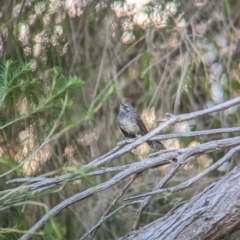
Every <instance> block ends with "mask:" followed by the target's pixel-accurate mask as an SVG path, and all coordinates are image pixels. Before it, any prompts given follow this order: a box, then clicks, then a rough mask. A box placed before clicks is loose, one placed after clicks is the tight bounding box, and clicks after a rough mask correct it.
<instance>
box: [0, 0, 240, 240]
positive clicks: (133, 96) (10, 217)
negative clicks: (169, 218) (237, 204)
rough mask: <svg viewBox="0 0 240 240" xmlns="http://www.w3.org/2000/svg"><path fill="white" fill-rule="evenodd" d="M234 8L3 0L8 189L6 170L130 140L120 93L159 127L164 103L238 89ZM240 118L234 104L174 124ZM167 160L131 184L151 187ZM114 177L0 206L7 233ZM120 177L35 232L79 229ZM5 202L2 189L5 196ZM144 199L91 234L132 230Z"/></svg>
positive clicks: (66, 164) (230, 4)
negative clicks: (121, 119)
mask: <svg viewBox="0 0 240 240" xmlns="http://www.w3.org/2000/svg"><path fill="white" fill-rule="evenodd" d="M239 9H240V1H233V0H222V1H202V0H193V1H185V0H176V1H169V0H160V1H159V0H157V1H154V0H153V1H151V0H142V1H140V0H136V1H134V0H126V1H109V0H105V1H104V0H103V1H101V0H98V1H93V0H88V1H85V0H65V1H64V0H49V1H47V0H42V1H38V0H22V1H17V0H13V1H1V2H0V18H1V21H0V57H1V66H0V107H1V111H0V127H1V133H0V162H1V179H0V187H1V191H4V190H6V189H9V188H11V187H14V184H11V185H9V184H8V185H7V184H6V181H7V180H10V179H13V178H16V177H23V176H24V177H27V176H39V175H43V176H55V175H60V174H63V173H66V172H71V171H75V170H76V169H77V168H78V167H79V166H81V165H82V164H85V163H88V162H90V161H91V160H92V159H94V158H95V157H98V156H100V155H102V154H104V153H106V152H107V151H109V150H110V149H111V148H113V147H114V146H115V145H116V143H117V142H118V141H120V140H122V139H123V135H122V134H121V132H120V131H119V130H118V128H117V125H116V117H117V114H118V105H119V101H120V100H121V99H123V98H128V99H129V101H130V102H131V103H132V104H133V106H135V107H136V109H137V111H138V112H139V113H141V116H142V117H143V119H144V121H145V122H146V124H147V126H148V128H149V129H152V128H154V127H156V125H155V124H154V120H155V119H162V118H165V116H164V114H165V113H166V112H170V113H174V114H179V113H187V112H191V111H196V110H200V109H204V108H206V107H208V106H213V105H216V104H218V103H221V102H224V101H225V100H228V99H231V98H234V97H236V96H238V95H239V92H240V62H239V56H240V44H239V38H240V12H239ZM238 122H239V108H237V107H232V108H230V109H227V110H225V111H223V112H220V113H216V114H212V115H209V116H204V117H202V118H198V119H196V120H195V121H189V122H184V123H181V124H177V125H176V126H174V127H173V128H172V129H168V130H167V132H181V131H184V132H185V131H192V130H201V129H211V128H220V127H229V126H237V125H238ZM232 135H234V134H231V135H229V134H219V135H217V136H216V135H214V136H213V137H212V136H211V137H209V136H208V137H207V138H206V137H201V138H199V137H198V138H188V139H184V140H181V141H180V140H168V141H166V142H165V145H166V146H167V148H179V147H186V146H192V145H196V144H198V143H201V142H206V141H208V140H212V139H219V138H225V137H229V136H232ZM147 151H148V148H147V147H146V146H145V145H143V146H141V147H139V148H138V149H137V150H135V151H133V152H132V153H129V154H127V155H125V156H123V157H121V159H119V160H118V161H117V162H115V163H113V164H111V165H121V164H124V163H131V162H135V161H140V160H141V159H142V158H143V157H142V156H143V155H144V154H146V153H147ZM223 154H224V152H223V151H219V152H218V153H217V154H208V155H204V156H201V157H198V158H196V160H195V161H192V162H190V163H189V164H188V165H187V166H185V168H184V169H183V170H182V171H181V172H179V173H178V174H177V175H176V176H175V177H174V178H173V179H172V180H171V182H170V183H169V185H175V184H178V183H180V182H183V181H185V180H187V179H189V178H191V177H193V176H194V175H196V174H197V173H198V172H200V171H202V170H203V169H205V168H206V167H207V166H209V165H210V164H212V162H214V161H216V160H218V159H219V158H220V157H221V156H223ZM235 164H236V161H232V162H231V164H230V165H226V166H225V167H224V168H223V169H221V171H218V172H216V173H214V174H212V175H211V176H208V177H207V178H205V179H203V180H202V181H201V182H199V183H197V184H196V185H195V186H194V187H193V188H189V189H187V190H185V191H184V192H182V193H181V194H180V193H176V194H168V193H167V194H162V195H159V196H157V197H155V199H154V201H153V202H152V204H151V205H149V206H148V208H147V209H146V210H145V212H144V215H143V218H142V225H143V224H146V223H149V222H151V221H153V220H154V219H157V218H159V217H161V216H162V215H163V214H165V213H166V212H168V211H169V210H170V209H171V208H172V207H173V206H174V205H175V204H177V203H179V202H181V201H184V200H186V199H189V198H191V196H193V195H195V194H196V193H198V192H199V191H201V190H202V189H203V188H204V187H205V186H206V185H208V184H209V183H210V182H212V181H214V180H216V179H217V178H218V177H219V176H221V175H222V174H225V172H226V171H228V170H229V169H231V168H232V167H233V166H234V165H235ZM167 169H168V167H166V168H161V169H154V170H149V172H145V173H143V174H142V175H141V177H140V178H138V179H137V181H136V182H135V183H134V184H133V185H132V187H131V188H130V189H129V191H128V193H129V194H131V195H134V194H137V193H141V192H143V191H147V190H148V191H149V190H151V189H152V188H153V186H154V183H155V182H156V181H157V180H158V179H159V178H160V177H161V176H162V175H163V174H164V172H165V171H166V170H167ZM109 177H110V175H106V176H100V177H95V178H91V179H85V180H84V181H75V182H71V183H68V184H66V185H65V186H62V188H56V191H55V192H51V193H49V192H48V193H45V194H43V195H42V196H39V197H36V198H35V199H34V200H33V201H32V202H28V203H27V202H26V203H24V202H23V203H22V206H16V205H14V204H12V205H11V206H8V207H6V208H4V207H3V208H1V214H0V227H1V229H0V239H18V238H19V237H20V236H21V234H22V233H23V232H24V231H25V230H27V229H29V228H30V227H31V226H32V225H34V223H35V222H36V221H37V220H39V219H40V217H41V216H43V215H44V214H45V213H46V212H47V211H48V210H49V209H51V208H53V207H54V206H55V205H57V204H58V203H60V202H61V201H62V200H64V199H66V198H67V197H70V196H72V195H74V194H75V193H77V192H80V191H81V190H84V189H86V188H87V187H90V186H94V185H96V184H98V183H101V182H103V181H104V180H106V179H108V178H109ZM124 184H125V183H121V184H119V185H116V186H114V187H112V188H111V189H109V190H108V191H105V192H101V193H98V194H97V195H94V196H91V197H90V198H88V199H86V200H84V201H81V202H80V203H76V204H74V205H72V206H71V207H69V208H67V209H65V210H63V211H62V212H61V213H60V214H58V215H57V216H55V217H54V218H53V219H52V220H51V221H50V223H49V224H47V225H46V226H45V228H44V229H43V230H42V231H41V233H40V235H34V236H33V237H32V239H59V240H60V239H79V238H80V237H81V236H82V235H83V234H84V233H85V232H86V231H87V230H89V229H90V228H91V227H92V226H94V224H95V223H96V222H97V221H98V220H99V218H100V217H101V215H102V214H103V212H104V211H105V209H106V208H107V207H108V206H109V204H110V203H111V201H112V200H113V199H114V197H115V196H116V195H117V193H118V192H119V191H120V190H121V188H122V187H123V186H124ZM3 200H4V201H6V196H4V195H0V202H2V201H3ZM117 205H118V204H117ZM116 207H117V206H116ZM137 207H138V206H135V207H133V206H132V207H129V208H128V209H125V210H123V211H122V212H120V213H118V214H117V215H115V216H114V217H112V218H111V219H110V220H109V221H107V222H106V223H104V224H103V226H102V227H101V228H100V229H99V231H98V233H97V235H96V239H117V238H119V237H120V236H123V235H125V234H127V233H128V232H129V231H130V230H131V227H132V224H133V221H134V217H135V213H136V210H137ZM6 228H8V229H6ZM43 234H44V235H43Z"/></svg>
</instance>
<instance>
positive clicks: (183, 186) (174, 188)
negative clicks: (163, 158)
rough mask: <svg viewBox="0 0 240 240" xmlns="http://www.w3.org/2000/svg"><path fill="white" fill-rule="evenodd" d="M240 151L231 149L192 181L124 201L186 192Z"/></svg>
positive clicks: (239, 149)
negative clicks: (185, 190) (167, 193)
mask: <svg viewBox="0 0 240 240" xmlns="http://www.w3.org/2000/svg"><path fill="white" fill-rule="evenodd" d="M239 151H240V146H237V147H235V148H233V149H231V150H230V151H229V152H228V153H227V154H226V155H225V156H224V157H222V158H221V159H220V160H218V161H217V162H215V163H214V164H213V165H211V166H210V167H209V168H207V169H206V170H204V171H203V172H201V173H199V174H198V175H196V176H195V177H193V178H191V179H190V180H188V181H186V182H183V183H181V184H179V185H177V186H175V187H170V188H165V189H160V190H156V191H152V192H148V193H144V194H141V195H138V196H134V197H128V198H125V199H123V201H129V200H135V199H137V198H142V197H149V196H155V195H157V194H160V193H165V192H171V193H173V192H177V191H180V190H184V189H186V188H188V187H190V186H192V185H193V184H194V183H196V182H197V181H199V180H200V179H201V178H203V177H204V176H206V175H207V174H209V173H211V172H212V171H214V170H216V169H218V168H219V167H221V166H222V165H223V163H225V162H226V161H228V160H229V159H231V158H232V157H233V156H234V155H235V154H236V153H237V152H239Z"/></svg>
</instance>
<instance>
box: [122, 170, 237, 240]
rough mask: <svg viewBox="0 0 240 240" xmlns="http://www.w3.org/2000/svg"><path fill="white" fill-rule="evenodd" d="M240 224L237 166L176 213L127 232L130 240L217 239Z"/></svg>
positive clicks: (124, 238)
mask: <svg viewBox="0 0 240 240" xmlns="http://www.w3.org/2000/svg"><path fill="white" fill-rule="evenodd" d="M239 225H240V166H237V167H235V168H234V169H233V170H232V171H231V172H230V173H228V174H227V175H226V176H224V177H222V178H221V179H220V180H219V181H217V182H215V183H213V184H211V185H210V186H208V187H207V188H206V189H205V190H204V191H203V192H201V193H199V194H198V195H196V196H195V197H193V198H192V199H191V200H190V201H188V202H187V203H186V204H184V205H183V206H182V207H180V208H178V209H177V210H176V211H175V212H171V213H168V214H166V215H165V216H164V217H162V218H159V219H157V220H156V221H154V222H152V223H150V224H148V225H146V226H144V227H142V228H140V229H138V230H137V231H132V232H130V233H129V234H128V235H127V236H125V237H122V238H121V239H122V240H126V239H127V240H130V239H134V240H135V239H138V240H139V239H146V240H149V239H151V240H154V239H158V240H159V239H167V240H171V239H172V240H175V239H178V240H181V239H182V240H186V239H188V240H189V239H194V240H195V239H201V240H203V239H205V240H213V239H219V238H221V237H223V236H224V235H226V234H228V233H230V232H232V231H233V230H234V229H235V228H237V227H238V226H239Z"/></svg>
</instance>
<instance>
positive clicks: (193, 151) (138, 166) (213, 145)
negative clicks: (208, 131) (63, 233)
mask: <svg viewBox="0 0 240 240" xmlns="http://www.w3.org/2000/svg"><path fill="white" fill-rule="evenodd" d="M239 144H240V137H234V138H229V139H222V140H216V141H211V142H208V143H204V144H201V145H197V146H194V147H189V148H186V149H181V150H178V151H175V152H171V153H168V154H166V155H164V156H161V157H154V158H150V159H148V160H147V161H142V162H137V163H134V164H132V167H131V168H129V169H126V170H124V171H122V172H120V173H118V174H116V175H115V176H114V177H112V178H111V179H109V180H108V181H106V182H104V183H102V184H99V185H98V186H95V187H92V188H89V189H87V190H85V191H83V192H80V193H78V194H75V195H73V196H71V197H70V198H68V199H65V200H64V201H62V202H61V203H60V204H58V205H57V206H55V207H54V208H52V209H51V210H50V211H49V212H48V213H47V214H45V215H44V216H43V217H42V218H41V219H40V220H39V221H38V222H37V223H36V224H35V225H34V226H33V227H32V228H31V229H30V230H29V232H28V233H27V234H25V235H23V236H22V237H21V238H20V240H25V239H29V237H30V235H31V233H33V232H35V231H37V230H38V229H39V228H41V227H42V226H43V225H44V223H45V222H46V221H48V220H49V218H50V217H52V216H54V215H56V214H57V213H58V212H59V211H61V210H63V209H64V208H66V207H68V206H69V205H72V204H73V203H75V202H78V201H80V200H82V199H85V198H87V197H89V196H91V195H93V194H94V193H97V192H100V191H103V190H105V189H108V188H110V187H111V186H113V185H115V184H116V183H118V182H120V181H121V180H123V179H125V178H127V177H129V176H131V175H133V174H136V173H140V172H142V171H145V170H147V169H149V168H153V167H156V166H159V165H161V164H163V163H166V162H169V160H171V159H174V158H175V159H178V158H179V157H180V158H181V160H182V161H183V157H182V155H184V157H185V158H186V159H187V158H189V157H191V156H195V155H197V154H199V153H205V152H211V151H215V150H217V149H222V148H228V147H234V146H237V145H239Z"/></svg>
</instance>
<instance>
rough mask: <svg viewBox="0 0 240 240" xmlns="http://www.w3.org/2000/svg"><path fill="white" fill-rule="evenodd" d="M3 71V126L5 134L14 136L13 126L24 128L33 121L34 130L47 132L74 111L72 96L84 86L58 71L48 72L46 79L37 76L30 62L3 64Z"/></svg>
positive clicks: (0, 104) (0, 95)
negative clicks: (70, 97)
mask: <svg viewBox="0 0 240 240" xmlns="http://www.w3.org/2000/svg"><path fill="white" fill-rule="evenodd" d="M0 71H1V72H0V109H1V112H0V126H1V128H2V129H3V130H4V132H5V134H9V133H12V127H13V124H14V125H15V128H16V126H18V128H21V129H24V128H25V127H27V126H29V124H30V123H31V122H32V121H34V124H35V127H37V126H38V125H39V126H44V127H45V129H46V130H48V129H49V128H50V127H51V126H52V124H54V123H55V122H56V121H57V119H58V117H59V116H60V115H61V116H62V115H63V114H65V115H66V116H67V115H68V113H69V112H70V111H71V110H72V108H73V104H72V101H69V100H68V98H69V94H73V93H74V92H76V91H79V89H80V88H81V87H82V86H83V81H81V80H80V79H79V78H78V77H76V76H65V75H64V74H63V73H62V71H61V69H59V68H53V69H50V70H49V71H47V72H46V77H45V79H43V80H42V79H39V78H37V77H36V75H35V73H34V72H33V71H32V69H31V67H30V64H29V63H25V64H21V65H19V64H17V63H16V62H13V61H11V60H8V61H4V62H1V64H0ZM68 120H69V121H70V118H69V115H68ZM37 128H38V127H37ZM37 128H36V129H37Z"/></svg>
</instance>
